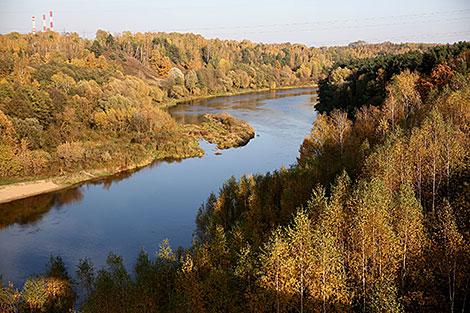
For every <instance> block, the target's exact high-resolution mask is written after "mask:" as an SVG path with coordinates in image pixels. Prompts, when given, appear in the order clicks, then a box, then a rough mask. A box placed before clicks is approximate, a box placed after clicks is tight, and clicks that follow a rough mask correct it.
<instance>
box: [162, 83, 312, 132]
mask: <svg viewBox="0 0 470 313" xmlns="http://www.w3.org/2000/svg"><path fill="white" fill-rule="evenodd" d="M316 91H317V90H316V89H314V88H300V89H291V90H271V91H268V92H263V93H247V94H242V95H237V96H227V97H217V98H209V99H199V100H192V101H188V102H185V103H181V104H179V105H177V106H175V107H170V108H169V109H168V111H169V112H170V114H171V115H172V116H173V118H174V119H176V120H177V121H178V122H180V123H185V124H197V123H201V122H203V121H204V118H203V115H204V114H205V113H217V112H221V111H227V110H237V111H247V112H249V111H257V110H260V107H261V106H263V105H264V101H265V100H268V99H282V98H287V97H295V96H303V95H311V96H312V97H311V99H310V101H311V102H314V101H316Z"/></svg>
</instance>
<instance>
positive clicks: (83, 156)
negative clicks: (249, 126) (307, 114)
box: [0, 31, 426, 184]
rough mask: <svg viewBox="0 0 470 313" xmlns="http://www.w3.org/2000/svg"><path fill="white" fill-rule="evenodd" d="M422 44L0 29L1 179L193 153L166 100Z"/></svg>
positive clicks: (313, 75)
mask: <svg viewBox="0 0 470 313" xmlns="http://www.w3.org/2000/svg"><path fill="white" fill-rule="evenodd" d="M425 47H426V46H424V45H393V44H381V45H359V46H355V45H352V46H350V47H344V48H320V49H314V48H307V47H306V46H303V45H291V44H279V45H276V44H271V45H264V44H255V43H251V42H249V41H243V42H236V41H227V40H206V39H204V38H203V37H201V36H198V35H192V34H176V33H172V34H165V33H136V34H131V33H128V32H124V33H122V34H119V35H116V36H113V35H111V34H109V33H107V32H105V31H98V32H97V34H96V38H95V39H94V40H87V39H82V38H80V37H79V36H78V35H77V34H63V35H60V34H58V33H54V32H46V33H38V34H35V35H32V34H26V35H22V34H19V33H10V34H7V35H1V36H0V183H3V184H8V183H11V182H15V181H18V180H27V179H32V178H38V177H50V176H57V175H64V176H66V177H73V174H77V173H86V175H85V177H89V175H88V174H90V173H93V174H99V175H105V174H109V173H114V172H116V171H120V170H123V169H130V168H133V167H137V166H141V165H145V164H148V163H149V162H151V161H152V160H155V159H164V158H176V159H180V158H186V157H192V156H201V155H202V154H203V153H204V152H203V151H202V149H201V148H200V147H199V145H198V142H197V138H195V137H194V136H192V135H190V134H189V133H188V129H187V128H185V127H182V126H181V125H179V124H177V123H176V122H175V121H174V120H173V119H172V118H171V116H170V115H169V114H168V113H167V112H166V111H165V110H164V108H165V107H167V106H169V105H173V104H175V103H176V102H178V101H184V100H189V99H193V98H197V97H207V96H214V95H222V94H233V93H238V92H244V91H250V90H251V91H253V90H264V89H269V88H279V87H288V86H297V85H304V84H311V83H312V81H315V80H317V79H318V78H321V77H323V76H325V75H326V73H327V68H329V66H331V64H332V63H334V62H338V61H341V60H348V59H349V58H350V57H354V58H364V57H369V56H372V55H376V54H380V53H383V52H385V51H387V52H389V53H399V52H405V51H411V50H413V49H418V50H419V49H424V48H425ZM214 130H215V129H214ZM230 145H231V144H230V143H224V144H220V145H219V146H220V147H222V146H224V147H229V146H230ZM82 176H83V175H82ZM78 177H81V176H80V175H78ZM79 179H80V178H79ZM72 180H73V179H72Z"/></svg>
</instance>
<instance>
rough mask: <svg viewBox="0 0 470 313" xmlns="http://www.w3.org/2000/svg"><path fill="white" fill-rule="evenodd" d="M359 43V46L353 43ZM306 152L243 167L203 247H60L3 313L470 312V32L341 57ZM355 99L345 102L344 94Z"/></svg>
mask: <svg viewBox="0 0 470 313" xmlns="http://www.w3.org/2000/svg"><path fill="white" fill-rule="evenodd" d="M346 49H350V48H346ZM337 61H338V62H337V63H335V64H330V65H329V66H328V67H329V69H328V70H326V72H325V73H324V74H323V75H322V76H316V78H321V80H320V90H319V92H320V93H319V98H320V103H319V104H318V106H317V108H318V110H319V111H320V112H322V113H320V114H318V117H317V119H316V121H315V122H314V125H313V127H312V130H311V133H310V135H308V136H307V137H306V138H305V141H304V143H303V144H302V146H301V147H300V156H299V159H298V162H297V164H295V165H293V166H291V167H290V168H288V169H285V168H283V169H280V170H278V171H275V172H273V173H267V174H265V175H255V176H243V177H241V178H240V179H239V180H236V179H235V178H230V179H229V180H227V181H226V183H225V184H224V185H223V186H222V187H221V188H220V191H219V193H218V194H217V195H215V194H211V195H210V196H209V197H208V199H207V201H206V203H204V204H203V205H202V206H201V207H200V209H199V213H198V215H197V219H196V224H197V229H196V231H195V239H194V242H193V245H192V247H190V248H188V249H182V248H179V249H177V250H176V251H173V250H172V249H171V247H170V244H169V242H168V241H164V242H162V244H161V246H160V248H159V250H158V252H157V253H156V254H154V255H149V254H148V253H147V252H145V251H142V252H141V253H140V255H139V256H138V257H137V260H136V261H135V266H134V268H133V271H132V272H129V271H128V269H126V268H125V267H124V265H123V260H122V258H121V257H119V256H117V255H115V254H112V253H111V254H110V255H109V257H108V260H107V266H106V267H105V268H102V269H95V268H94V267H93V264H91V262H89V261H88V260H87V259H84V260H82V261H81V262H80V263H79V264H78V265H77V268H76V269H75V270H74V273H75V275H74V277H75V278H74V279H72V278H71V276H70V275H69V274H68V272H67V270H66V268H65V266H64V263H63V261H62V259H61V258H60V257H51V261H50V263H49V265H48V266H47V270H46V272H45V273H43V274H42V275H39V276H37V277H31V278H30V279H28V280H27V282H26V283H25V284H24V286H23V288H22V289H21V290H17V289H16V288H15V287H14V286H12V285H5V286H4V287H3V289H2V291H1V293H0V299H1V300H0V301H1V302H0V303H1V305H2V307H1V308H2V309H3V310H5V311H6V312H17V311H18V310H19V311H21V312H41V311H42V312H44V311H47V312H64V311H67V310H73V307H74V306H73V303H74V300H75V299H77V298H78V299H79V300H78V302H79V303H80V311H83V312H344V311H353V312H356V311H357V312H457V311H459V312H460V311H461V312H465V311H467V310H468V308H469V299H467V295H468V294H469V280H470V276H469V275H470V267H469V266H470V262H469V261H470V246H469V244H470V241H469V240H470V238H469V234H470V225H469V221H470V207H469V204H470V199H469V195H470V190H469V186H470V185H469V177H470V174H469V168H468V164H469V162H468V159H469V150H468V147H469V144H470V129H469V127H468V125H469V121H470V105H469V101H470V100H469V99H470V84H469V83H470V80H469V79H470V44H468V43H459V44H455V45H447V46H437V47H431V48H426V49H424V50H423V51H421V50H418V51H416V52H413V53H402V54H397V55H386V56H378V57H375V58H368V59H365V60H354V61H352V62H351V61H350V62H343V60H337ZM333 95H337V96H338V97H339V99H342V101H339V102H336V101H335V99H336V96H333Z"/></svg>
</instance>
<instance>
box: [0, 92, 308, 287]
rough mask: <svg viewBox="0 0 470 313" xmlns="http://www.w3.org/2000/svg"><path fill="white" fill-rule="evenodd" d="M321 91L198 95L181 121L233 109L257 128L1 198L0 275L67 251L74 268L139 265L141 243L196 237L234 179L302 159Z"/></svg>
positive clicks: (26, 271)
mask: <svg viewBox="0 0 470 313" xmlns="http://www.w3.org/2000/svg"><path fill="white" fill-rule="evenodd" d="M315 101H316V98H315V90H314V89H312V88H303V89H291V90H278V91H270V92H262V93H252V94H244V95H238V96H231V97H219V98H212V99H206V100H197V101H192V102H189V103H184V104H180V105H178V106H176V107H173V108H171V109H169V111H170V113H171V114H172V116H173V117H174V118H175V119H176V120H177V121H178V122H181V123H188V122H198V121H199V120H200V118H201V116H202V115H203V114H205V113H219V112H228V113H230V114H232V115H233V116H235V117H238V118H241V119H243V120H246V121H248V122H249V123H250V124H251V125H252V126H253V127H254V128H255V131H256V135H255V138H254V139H252V140H251V141H250V142H249V143H248V144H247V145H246V146H244V147H240V148H234V149H228V150H222V151H221V153H222V154H219V153H218V152H217V151H216V148H215V146H214V145H211V144H208V143H206V142H201V146H202V147H203V148H204V150H205V151H206V155H205V156H204V157H202V158H192V159H185V160H182V161H174V162H170V161H164V162H163V161H159V162H155V163H153V164H152V165H150V166H147V167H144V168H142V169H140V170H138V171H135V172H129V173H124V174H120V175H116V176H113V177H108V178H105V179H100V180H96V181H92V182H86V183H83V184H80V185H79V186H75V187H72V188H69V189H67V190H63V191H59V192H52V193H49V194H44V195H39V196H35V197H31V198H27V199H23V200H18V201H14V202H11V203H7V204H3V205H0V274H1V275H2V276H3V281H4V282H6V281H12V282H14V283H15V284H16V285H20V284H22V283H23V282H24V281H25V279H26V278H27V277H28V276H29V275H31V274H38V273H42V272H43V271H44V269H45V265H46V263H47V261H48V259H49V256H50V255H51V254H52V255H60V256H61V257H62V258H63V259H64V261H65V263H66V265H67V266H68V270H69V273H72V274H73V273H74V272H75V266H76V264H77V263H78V261H79V259H80V258H84V257H87V258H89V259H90V260H91V261H92V262H93V264H94V265H95V268H100V267H101V266H103V264H104V263H105V260H106V257H107V255H108V253H109V252H111V251H112V252H114V253H116V254H119V255H121V256H122V257H123V258H124V261H125V264H126V265H127V266H128V267H130V266H132V264H133V262H134V260H135V258H136V256H137V254H138V252H139V251H140V249H142V248H143V249H145V250H146V251H147V252H148V253H149V254H154V253H155V252H156V251H157V249H158V246H159V244H160V242H161V241H162V240H163V239H165V238H167V239H169V241H170V244H171V246H172V247H173V248H176V247H178V246H183V247H187V246H189V245H190V244H191V240H192V233H193V231H194V229H195V216H196V213H197V209H198V207H199V206H200V205H201V203H202V202H203V201H205V200H206V199H207V197H208V195H209V194H210V193H211V192H215V193H217V191H218V189H219V188H220V186H221V185H222V183H223V182H224V181H225V180H226V179H228V178H229V177H231V176H235V177H237V178H238V177H240V176H241V175H243V174H250V173H252V174H254V173H265V172H267V171H273V170H276V169H279V168H280V167H281V166H286V167H288V166H289V165H291V164H293V163H295V161H296V158H297V156H298V151H299V147H300V145H301V143H302V141H303V139H304V137H305V136H306V135H307V134H308V132H309V130H310V128H311V125H312V122H313V121H314V119H315V117H316V112H315V110H314V104H315Z"/></svg>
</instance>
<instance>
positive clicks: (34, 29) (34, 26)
mask: <svg viewBox="0 0 470 313" xmlns="http://www.w3.org/2000/svg"><path fill="white" fill-rule="evenodd" d="M31 31H32V32H33V35H34V34H36V19H35V18H34V15H33V16H32V17H31Z"/></svg>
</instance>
